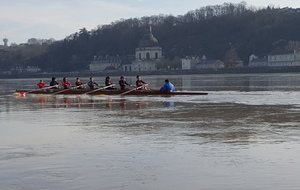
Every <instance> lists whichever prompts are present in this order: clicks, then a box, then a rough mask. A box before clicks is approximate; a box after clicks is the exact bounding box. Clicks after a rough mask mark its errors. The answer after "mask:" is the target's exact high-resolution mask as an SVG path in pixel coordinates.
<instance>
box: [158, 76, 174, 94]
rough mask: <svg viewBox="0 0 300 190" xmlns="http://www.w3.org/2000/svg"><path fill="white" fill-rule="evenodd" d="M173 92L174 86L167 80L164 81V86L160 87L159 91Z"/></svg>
mask: <svg viewBox="0 0 300 190" xmlns="http://www.w3.org/2000/svg"><path fill="white" fill-rule="evenodd" d="M174 90H175V87H174V85H173V84H172V83H171V82H170V81H169V79H166V80H165V84H164V86H163V87H161V89H160V91H165V92H172V91H174Z"/></svg>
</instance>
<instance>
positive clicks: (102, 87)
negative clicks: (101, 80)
mask: <svg viewBox="0 0 300 190" xmlns="http://www.w3.org/2000/svg"><path fill="white" fill-rule="evenodd" d="M112 86H113V85H109V86H105V87H102V88H97V89H96V90H92V91H89V92H86V93H84V94H82V95H86V94H90V93H93V92H96V91H99V90H103V89H106V88H109V87H112Z"/></svg>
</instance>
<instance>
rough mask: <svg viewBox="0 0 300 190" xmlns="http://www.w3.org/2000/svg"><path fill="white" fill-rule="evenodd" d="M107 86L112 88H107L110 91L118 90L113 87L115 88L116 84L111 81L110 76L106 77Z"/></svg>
mask: <svg viewBox="0 0 300 190" xmlns="http://www.w3.org/2000/svg"><path fill="white" fill-rule="evenodd" d="M105 86H111V87H107V88H106V89H108V90H115V89H116V88H115V87H113V86H115V84H113V83H112V82H111V81H110V77H109V76H107V77H105Z"/></svg>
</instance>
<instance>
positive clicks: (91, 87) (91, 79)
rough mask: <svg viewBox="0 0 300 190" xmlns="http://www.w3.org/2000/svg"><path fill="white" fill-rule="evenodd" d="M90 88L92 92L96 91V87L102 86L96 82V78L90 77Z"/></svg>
mask: <svg viewBox="0 0 300 190" xmlns="http://www.w3.org/2000/svg"><path fill="white" fill-rule="evenodd" d="M88 86H89V87H90V89H91V90H93V89H95V86H100V85H99V84H97V83H95V82H94V78H93V77H90V81H89V82H88Z"/></svg>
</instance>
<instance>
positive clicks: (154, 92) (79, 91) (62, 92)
mask: <svg viewBox="0 0 300 190" xmlns="http://www.w3.org/2000/svg"><path fill="white" fill-rule="evenodd" d="M129 91H130V90H98V91H95V90H90V89H68V90H66V89H38V90H35V91H29V90H16V92H18V93H21V92H23V93H27V94H54V95H56V94H60V95H72V94H73V95H80V94H89V95H126V96H127V95H137V96H147V95H157V96H163V95H172V96H173V95H207V94H208V93H206V92H199V91H173V92H164V91H160V90H134V91H130V92H129ZM125 92H126V93H125Z"/></svg>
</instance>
